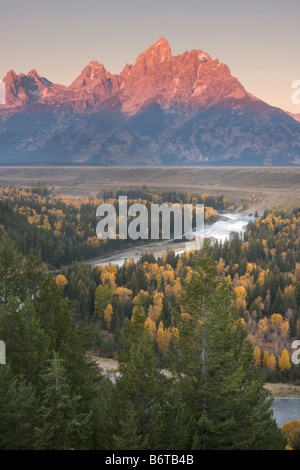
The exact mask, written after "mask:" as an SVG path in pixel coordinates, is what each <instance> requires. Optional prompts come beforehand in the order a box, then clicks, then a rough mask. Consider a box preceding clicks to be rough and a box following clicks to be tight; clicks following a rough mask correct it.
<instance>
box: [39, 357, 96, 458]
mask: <svg viewBox="0 0 300 470" xmlns="http://www.w3.org/2000/svg"><path fill="white" fill-rule="evenodd" d="M43 381H44V390H43V393H42V407H41V425H40V426H39V428H38V429H37V445H38V446H39V447H40V448H41V449H48V450H68V449H78V448H84V446H85V442H86V441H87V439H88V436H89V421H90V414H87V413H81V412H80V407H79V404H80V400H81V397H80V396H79V395H74V394H72V392H71V390H70V387H69V385H68V383H67V373H66V369H65V368H64V365H63V361H62V360H61V359H60V358H59V356H58V355H57V354H55V353H54V357H53V359H52V360H51V361H50V365H49V367H48V368H47V370H46V372H45V374H44V375H43Z"/></svg>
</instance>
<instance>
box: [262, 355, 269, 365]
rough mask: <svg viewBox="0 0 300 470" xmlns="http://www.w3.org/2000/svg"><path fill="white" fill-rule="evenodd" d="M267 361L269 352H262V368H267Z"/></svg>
mask: <svg viewBox="0 0 300 470" xmlns="http://www.w3.org/2000/svg"><path fill="white" fill-rule="evenodd" d="M268 360H269V351H264V354H263V359H262V363H263V366H264V367H267V366H268Z"/></svg>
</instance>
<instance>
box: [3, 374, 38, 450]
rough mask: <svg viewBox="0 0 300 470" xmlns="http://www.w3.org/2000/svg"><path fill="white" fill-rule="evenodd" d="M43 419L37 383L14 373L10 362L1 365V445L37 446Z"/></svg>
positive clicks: (10, 447)
mask: <svg viewBox="0 0 300 470" xmlns="http://www.w3.org/2000/svg"><path fill="white" fill-rule="evenodd" d="M39 420H40V406H39V403H38V400H37V397H36V394H35V392H34V389H33V387H32V386H31V385H29V386H28V385H27V384H26V381H25V379H24V378H23V377H22V376H20V377H19V378H17V377H14V376H13V374H12V372H11V368H10V367H9V365H6V366H0V449H1V450H31V449H34V448H35V447H36V435H35V428H36V426H37V424H38V423H39Z"/></svg>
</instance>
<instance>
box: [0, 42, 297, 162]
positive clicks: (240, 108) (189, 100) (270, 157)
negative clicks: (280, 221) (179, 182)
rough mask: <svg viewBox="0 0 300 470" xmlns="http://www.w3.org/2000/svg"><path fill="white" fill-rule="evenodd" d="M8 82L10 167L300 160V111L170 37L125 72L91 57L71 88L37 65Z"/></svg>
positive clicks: (5, 109)
mask: <svg viewBox="0 0 300 470" xmlns="http://www.w3.org/2000/svg"><path fill="white" fill-rule="evenodd" d="M3 82H4V83H5V88H6V104H5V105H0V164H1V165H29V164H34V165H37V164H38V165H43V164H44V165H61V164H64V165H84V164H85V165H121V166H122V165H126V166H128V165H166V166H168V165H206V166H207V165H217V166H226V165H234V166H235V165H241V166H253V165H255V166H256V165H258V166H260V165H293V166H298V165H300V122H299V115H291V114H289V113H286V112H285V111H283V110H281V109H279V108H276V107H273V106H270V105H268V104H267V103H265V102H263V101H261V100H259V99H258V98H256V97H255V96H253V95H251V94H250V93H248V92H247V91H246V90H245V88H244V87H243V85H242V84H241V83H240V82H239V80H238V79H237V78H235V77H233V76H232V75H231V72H230V70H229V68H228V67H227V65H225V64H223V63H220V62H219V60H218V59H215V60H214V59H212V58H211V57H210V56H209V55H208V54H207V53H206V52H203V51H201V50H192V51H190V52H184V53H183V54H181V55H177V56H173V55H172V53H171V49H170V46H169V44H168V42H167V40H166V39H164V38H161V39H159V40H158V41H157V42H156V43H155V44H153V45H152V46H151V47H149V48H148V49H147V50H146V51H145V52H143V53H142V54H140V55H139V56H138V57H137V59H136V61H135V63H134V64H133V65H129V64H127V65H126V66H125V68H124V69H123V70H122V72H121V73H120V74H119V75H117V74H111V73H110V72H108V71H107V70H106V69H105V67H104V65H103V64H102V63H99V62H97V61H92V62H90V63H89V64H88V65H87V66H86V67H85V68H84V69H83V70H82V72H81V74H80V75H79V76H78V77H77V78H76V79H75V80H74V81H73V83H72V84H71V85H70V86H68V87H66V86H63V85H59V84H55V83H52V82H51V81H49V80H48V79H47V78H44V77H41V76H40V75H39V74H38V72H37V71H36V70H31V71H30V72H29V73H28V74H27V75H25V74H22V73H21V74H19V75H17V74H16V73H15V72H14V71H13V70H11V71H9V72H8V73H7V75H6V76H5V77H4V78H3Z"/></svg>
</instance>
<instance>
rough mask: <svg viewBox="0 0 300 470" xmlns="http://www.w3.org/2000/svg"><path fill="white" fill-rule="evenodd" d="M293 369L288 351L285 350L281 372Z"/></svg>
mask: <svg viewBox="0 0 300 470" xmlns="http://www.w3.org/2000/svg"><path fill="white" fill-rule="evenodd" d="M291 367H292V364H291V361H290V358H289V353H288V351H287V349H283V350H282V353H281V356H280V359H279V369H280V371H281V372H283V371H284V370H289V369H290V368H291Z"/></svg>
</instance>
